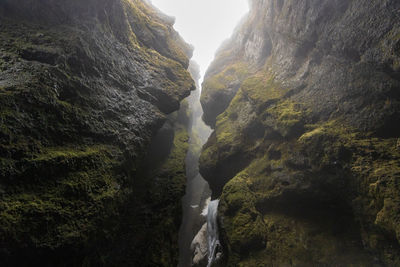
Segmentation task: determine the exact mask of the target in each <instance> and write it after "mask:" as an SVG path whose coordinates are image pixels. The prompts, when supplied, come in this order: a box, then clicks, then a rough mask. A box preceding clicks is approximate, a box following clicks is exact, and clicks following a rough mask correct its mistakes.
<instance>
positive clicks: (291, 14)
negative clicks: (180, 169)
mask: <svg viewBox="0 0 400 267" xmlns="http://www.w3.org/2000/svg"><path fill="white" fill-rule="evenodd" d="M399 12H400V2H399V1H395V0H386V1H366V0H365V1H363V0H360V1H344V0H335V1H331V0H329V1H328V0H326V1H312V0H304V1H294V0H293V1H291V0H286V1H283V0H264V1H251V11H250V13H249V15H248V16H247V17H246V18H244V19H243V20H242V22H241V23H240V25H239V26H238V27H237V29H236V31H235V33H234V34H233V36H232V38H231V39H230V40H228V41H227V42H225V43H224V44H223V45H222V47H221V48H220V49H219V51H218V53H217V55H216V59H215V60H214V62H213V63H212V64H211V66H210V68H209V69H208V71H207V74H206V78H205V81H204V83H203V91H202V98H201V102H202V105H203V108H204V112H205V113H204V116H203V118H204V120H205V121H206V122H207V123H208V124H209V125H211V126H213V127H214V128H215V131H214V133H213V134H212V135H211V137H210V138H209V140H208V142H207V143H206V145H205V146H204V147H203V153H202V156H201V158H200V172H201V174H202V175H203V176H204V177H205V179H207V180H208V182H209V184H210V187H211V189H212V190H213V196H214V197H220V198H221V202H220V213H219V214H220V221H221V226H222V230H221V231H222V235H223V237H221V239H223V240H222V241H223V243H224V244H225V247H226V248H227V249H228V250H229V253H228V255H229V262H230V264H231V266H291V265H295V266H317V265H324V266H325V265H327V266H331V265H332V266H337V265H340V266H347V265H351V264H354V265H356V266H384V265H387V266H397V265H400V253H399V251H400V244H399V242H400V227H399V226H400V216H399V214H400V186H399V179H400V167H399V166H400V149H399V142H400V141H399V139H398V138H399V136H400V121H399V120H400V102H399V100H400V93H399V92H400V76H399V70H400V50H399V49H400V20H399V18H400V17H399V14H400V13H399Z"/></svg>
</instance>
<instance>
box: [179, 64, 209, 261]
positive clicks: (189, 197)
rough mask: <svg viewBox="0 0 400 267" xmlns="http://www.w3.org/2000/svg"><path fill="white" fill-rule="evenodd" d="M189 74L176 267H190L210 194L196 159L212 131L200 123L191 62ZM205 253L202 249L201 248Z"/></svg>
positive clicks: (198, 103)
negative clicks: (190, 89)
mask: <svg viewBox="0 0 400 267" xmlns="http://www.w3.org/2000/svg"><path fill="white" fill-rule="evenodd" d="M189 72H190V73H191V74H192V77H193V79H194V80H195V81H196V87H197V89H196V90H195V91H193V92H192V94H191V95H190V96H189V97H188V98H187V101H188V104H189V110H190V114H191V129H190V130H189V151H188V154H187V156H186V162H185V163H186V176H187V180H186V194H185V196H184V197H183V199H182V211H183V218H182V224H181V228H180V231H179V254H180V255H179V264H178V267H189V266H192V257H193V254H192V250H191V243H192V240H193V238H194V237H195V235H196V233H197V232H198V231H199V229H200V228H201V226H202V224H203V223H204V215H201V209H202V207H203V206H204V205H205V203H206V200H207V199H208V198H209V197H210V195H211V192H210V189H209V187H208V183H207V182H206V181H205V180H204V179H203V177H202V176H201V175H200V173H199V166H198V163H199V157H200V152H201V147H202V146H203V144H204V143H205V142H206V141H207V139H208V136H209V135H210V134H211V129H210V128H209V127H208V126H206V125H205V124H204V122H203V121H202V119H201V116H202V114H203V110H202V108H201V105H200V89H199V84H198V80H199V78H200V75H199V70H198V67H196V63H194V62H191V64H190V66H189ZM204 249H205V247H204Z"/></svg>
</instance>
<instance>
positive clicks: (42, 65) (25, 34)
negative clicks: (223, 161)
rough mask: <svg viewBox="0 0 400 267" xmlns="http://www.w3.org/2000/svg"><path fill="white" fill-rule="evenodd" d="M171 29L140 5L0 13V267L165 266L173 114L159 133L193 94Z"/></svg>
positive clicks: (23, 4) (175, 192)
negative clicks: (185, 98)
mask: <svg viewBox="0 0 400 267" xmlns="http://www.w3.org/2000/svg"><path fill="white" fill-rule="evenodd" d="M172 23H173V19H171V18H168V17H166V16H165V15H162V14H159V13H158V11H155V9H154V8H153V7H152V6H150V5H149V4H147V3H146V2H144V1H141V0H111V1H110V0H107V1H106V0H104V1H103V0H96V1H95V0H89V1H78V0H73V1H66V0H65V1H64V0H62V1H52V0H39V1H22V0H21V1H18V0H17V1H16V0H2V1H0V121H1V123H0V257H1V259H2V263H1V265H4V266H28V265H31V266H34V265H35V266H103V265H105V266H154V265H158V266H160V265H161V266H174V265H175V266H176V263H177V252H178V249H177V244H178V242H177V234H178V228H179V223H180V214H181V205H180V199H181V197H182V196H183V194H184V183H185V166H184V159H185V155H186V150H187V139H188V136H187V133H186V130H185V128H184V124H185V123H186V122H187V118H186V119H185V116H186V115H187V114H186V113H187V112H186V111H185V110H184V107H183V109H181V111H180V113H179V114H175V113H174V114H172V115H168V122H167V124H164V123H165V121H166V120H167V116H166V115H167V114H170V113H172V112H174V111H176V110H178V109H179V102H180V100H182V99H183V98H184V97H186V96H188V95H189V93H190V90H191V89H193V88H194V83H193V81H192V79H191V77H190V75H189V73H188V72H187V71H186V68H187V66H188V62H189V58H190V56H191V50H192V48H191V47H190V46H189V45H187V44H186V43H185V42H184V41H183V40H182V39H181V38H180V37H179V35H178V34H177V33H176V32H175V31H174V30H173V28H172ZM163 125H164V127H163V128H162V130H160V131H159V129H160V128H161V126H163ZM157 132H158V134H157ZM156 134H157V135H156ZM157 142H160V143H159V144H160V145H159V147H157V148H154V144H158V143H157ZM150 143H152V144H153V147H151V148H149V144H150ZM148 151H149V152H148ZM154 151H157V153H154ZM148 153H149V154H150V155H156V156H155V157H153V158H151V157H150V158H149V156H147V158H146V154H148ZM152 153H153V154H152ZM149 162H151V163H152V164H149ZM149 169H150V170H151V171H149Z"/></svg>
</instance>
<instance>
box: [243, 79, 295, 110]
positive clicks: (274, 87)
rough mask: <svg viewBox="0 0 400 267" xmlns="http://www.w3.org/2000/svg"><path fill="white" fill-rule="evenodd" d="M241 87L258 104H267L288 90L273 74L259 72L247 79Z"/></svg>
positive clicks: (279, 97)
mask: <svg viewBox="0 0 400 267" xmlns="http://www.w3.org/2000/svg"><path fill="white" fill-rule="evenodd" d="M241 89H242V91H243V93H244V94H245V95H246V96H248V97H249V98H250V99H251V101H253V102H254V103H256V105H265V104H266V103H268V102H270V101H274V100H275V101H276V100H279V99H281V98H282V97H283V96H284V95H285V94H286V93H287V91H288V90H287V89H285V88H283V87H282V86H281V85H280V84H279V83H278V82H276V81H275V78H274V77H273V76H269V75H268V74H267V75H266V74H265V73H259V74H257V75H255V76H251V77H250V78H248V79H246V80H245V81H244V82H243V84H242V86H241Z"/></svg>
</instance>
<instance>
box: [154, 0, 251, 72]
mask: <svg viewBox="0 0 400 267" xmlns="http://www.w3.org/2000/svg"><path fill="white" fill-rule="evenodd" d="M151 2H152V3H153V5H155V6H156V7H158V8H159V9H160V10H161V11H163V12H164V13H166V14H167V15H170V16H173V17H175V18H176V22H175V25H174V28H175V29H176V30H177V31H178V32H179V33H180V35H181V36H182V37H183V38H184V39H185V41H186V42H188V43H190V44H192V45H194V46H195V51H194V55H193V59H194V60H195V61H197V63H199V65H200V67H201V74H202V76H203V74H204V73H205V71H206V69H207V67H208V65H209V64H210V62H211V61H212V59H213V58H214V54H215V51H216V50H217V48H218V47H219V46H220V45H221V43H222V42H223V41H224V40H225V39H227V38H229V37H230V36H231V34H232V31H233V29H234V28H235V26H236V25H237V24H238V22H239V21H240V19H241V18H242V17H243V16H244V15H245V14H246V13H247V12H248V9H249V7H248V3H247V0H151Z"/></svg>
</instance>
